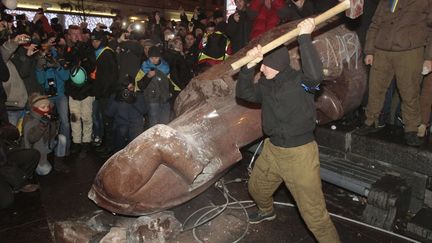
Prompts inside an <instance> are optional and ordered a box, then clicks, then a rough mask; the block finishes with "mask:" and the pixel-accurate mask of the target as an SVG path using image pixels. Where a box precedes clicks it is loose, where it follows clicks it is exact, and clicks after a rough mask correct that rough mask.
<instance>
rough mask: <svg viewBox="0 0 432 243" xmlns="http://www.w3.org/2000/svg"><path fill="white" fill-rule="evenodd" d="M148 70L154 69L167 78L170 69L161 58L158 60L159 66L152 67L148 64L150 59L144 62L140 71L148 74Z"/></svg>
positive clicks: (151, 64) (152, 65)
mask: <svg viewBox="0 0 432 243" xmlns="http://www.w3.org/2000/svg"><path fill="white" fill-rule="evenodd" d="M150 68H155V69H158V70H159V71H161V72H162V73H164V74H165V75H167V76H168V74H169V72H170V68H169V65H168V63H167V62H165V61H164V60H163V59H162V58H161V59H160V63H159V65H154V64H153V63H152V62H150V59H148V60H147V61H144V62H143V64H142V65H141V69H142V70H143V71H144V73H148V72H149V71H150Z"/></svg>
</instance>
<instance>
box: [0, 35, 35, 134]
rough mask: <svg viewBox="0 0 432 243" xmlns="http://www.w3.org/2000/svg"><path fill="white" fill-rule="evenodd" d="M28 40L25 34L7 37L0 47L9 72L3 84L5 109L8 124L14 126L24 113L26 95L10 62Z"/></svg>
mask: <svg viewBox="0 0 432 243" xmlns="http://www.w3.org/2000/svg"><path fill="white" fill-rule="evenodd" d="M28 39H29V36H28V35H25V34H22V35H17V36H15V37H14V38H12V37H9V40H8V41H6V42H5V43H3V45H2V46H1V47H0V51H1V54H2V58H3V61H4V62H5V63H6V65H7V68H8V71H9V79H8V80H7V82H4V83H3V88H4V91H5V93H6V97H7V99H6V101H5V105H6V107H7V114H8V119H9V122H10V123H11V124H12V125H14V126H15V125H16V124H17V123H18V120H19V119H20V117H21V116H22V114H23V112H24V109H25V106H26V103H27V98H28V94H27V90H26V87H25V84H24V81H23V79H22V78H21V76H20V74H19V72H18V70H17V66H15V64H14V63H13V62H12V57H13V55H14V53H15V52H16V50H17V49H18V47H19V46H20V45H24V44H26V43H28Z"/></svg>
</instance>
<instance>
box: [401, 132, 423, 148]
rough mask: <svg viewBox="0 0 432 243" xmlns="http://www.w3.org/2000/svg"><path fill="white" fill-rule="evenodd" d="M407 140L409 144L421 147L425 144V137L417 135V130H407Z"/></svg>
mask: <svg viewBox="0 0 432 243" xmlns="http://www.w3.org/2000/svg"><path fill="white" fill-rule="evenodd" d="M405 141H406V143H407V144H408V145H409V146H414V147H419V146H420V145H422V144H423V139H421V138H419V137H418V136H417V132H406V133H405Z"/></svg>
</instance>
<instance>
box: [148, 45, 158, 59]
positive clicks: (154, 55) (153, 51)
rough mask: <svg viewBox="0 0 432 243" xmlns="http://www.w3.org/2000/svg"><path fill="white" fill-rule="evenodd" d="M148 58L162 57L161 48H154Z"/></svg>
mask: <svg viewBox="0 0 432 243" xmlns="http://www.w3.org/2000/svg"><path fill="white" fill-rule="evenodd" d="M148 57H161V51H160V49H159V47H157V46H152V47H150V49H149V51H148Z"/></svg>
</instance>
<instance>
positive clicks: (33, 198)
mask: <svg viewBox="0 0 432 243" xmlns="http://www.w3.org/2000/svg"><path fill="white" fill-rule="evenodd" d="M250 157H251V154H250V153H248V152H246V151H245V152H244V159H243V160H242V161H240V162H239V163H237V164H236V165H235V166H233V168H232V169H230V170H229V172H228V173H227V174H226V175H224V176H223V177H222V178H223V181H224V182H225V183H227V182H228V184H227V185H226V187H227V190H228V192H229V194H230V195H231V196H233V197H234V198H235V199H236V200H238V201H244V200H251V198H250V197H249V195H248V192H247V183H246V180H247V178H248V173H247V166H248V163H249V159H250ZM67 162H68V164H69V165H70V167H71V172H70V173H68V174H61V173H55V172H52V173H51V174H49V175H47V176H44V177H38V181H39V184H40V190H38V191H36V192H32V193H18V194H16V198H15V204H14V205H13V206H12V207H11V208H8V209H4V210H0V242H1V243H9V242H11V243H12V242H13V243H20V242H35V243H36V242H43V243H49V242H54V241H53V225H54V224H55V223H56V222H60V221H66V220H74V219H78V218H80V217H85V216H86V215H90V214H92V213H94V212H96V211H98V210H101V209H100V208H99V207H98V206H97V205H95V204H94V203H93V202H92V201H90V200H89V199H88V198H87V192H88V191H89V189H90V186H91V184H92V182H93V178H94V177H95V175H96V173H97V171H98V170H99V168H100V167H101V166H102V164H103V162H104V161H103V160H101V159H99V158H97V157H96V156H95V155H94V154H93V153H90V154H89V156H88V157H87V158H84V159H79V158H78V157H73V156H71V157H70V158H69V159H68V161H67ZM236 179H237V180H236ZM233 180H236V181H239V182H232V181H233ZM229 182H231V183H229ZM220 190H221V189H220V188H218V187H215V186H213V187H210V188H209V189H208V190H206V191H205V192H204V193H202V194H200V195H199V196H197V197H196V198H194V199H192V200H191V201H189V202H187V203H184V204H182V205H180V206H177V207H175V208H173V209H171V211H173V212H174V214H175V217H176V218H177V219H178V220H179V221H180V222H182V223H184V222H185V220H186V219H187V218H188V217H189V216H190V215H191V214H193V213H194V212H196V211H197V210H198V209H200V208H202V207H205V206H211V205H223V204H224V203H225V202H226V199H225V197H224V195H223V193H221V191H220ZM323 191H324V193H325V197H326V201H327V207H328V210H329V212H331V213H335V214H337V215H341V216H345V217H347V218H350V219H353V220H361V213H362V211H363V209H364V207H365V201H366V200H365V198H362V197H361V196H359V195H355V194H353V193H351V192H349V191H346V190H343V189H341V188H338V187H336V186H333V185H330V184H328V183H323ZM275 201H278V202H282V203H290V204H291V203H293V200H292V197H291V195H290V194H289V192H288V190H287V189H286V188H285V187H284V186H281V187H280V188H279V189H278V190H277V192H276V193H275ZM275 209H276V214H277V218H276V219H275V220H273V221H269V222H263V223H261V224H257V225H249V224H248V223H247V220H246V216H245V214H244V211H243V209H241V208H237V209H232V208H229V209H226V210H225V211H224V212H223V213H222V214H221V215H220V216H218V217H216V218H215V219H213V220H212V221H210V222H208V223H206V224H204V225H202V226H201V227H198V228H197V229H196V230H195V231H192V230H190V231H186V232H183V233H180V234H179V235H178V236H177V238H176V239H173V240H169V241H168V242H195V241H196V239H200V240H201V241H202V242H234V241H236V240H238V239H241V242H315V240H314V238H313V236H312V234H311V233H310V232H309V231H308V229H307V227H306V226H305V224H304V222H303V221H302V219H301V217H300V215H299V213H298V211H297V209H296V208H295V207H290V206H278V205H277V206H275ZM248 210H254V208H250V209H248ZM113 217H116V216H114V215H113ZM197 218H198V216H196V217H193V218H192V220H190V221H188V222H186V225H184V227H185V228H188V227H190V226H193V224H194V223H195V222H196V219H197ZM332 219H333V221H334V223H335V226H336V228H337V230H338V232H339V234H340V237H341V240H342V241H343V242H362V243H363V242H408V241H406V240H403V239H400V238H398V237H396V236H392V235H390V234H387V233H383V232H381V231H378V230H375V229H372V228H370V227H366V226H362V225H359V224H357V223H352V222H348V221H346V220H342V219H339V218H335V217H332ZM194 234H195V236H194Z"/></svg>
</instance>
